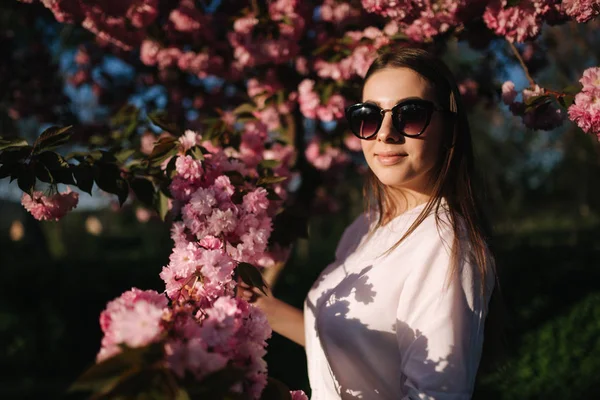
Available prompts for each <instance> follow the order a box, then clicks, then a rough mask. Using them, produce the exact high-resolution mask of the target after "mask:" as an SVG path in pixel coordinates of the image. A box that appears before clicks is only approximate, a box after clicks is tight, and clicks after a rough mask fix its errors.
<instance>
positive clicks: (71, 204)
mask: <svg viewBox="0 0 600 400" xmlns="http://www.w3.org/2000/svg"><path fill="white" fill-rule="evenodd" d="M78 202H79V193H77V192H73V191H71V189H70V188H67V190H66V191H65V192H63V193H56V194H53V195H49V196H47V195H45V194H44V193H43V192H40V191H34V192H33V196H31V195H29V194H28V193H23V196H21V204H22V205H23V207H25V209H26V210H27V211H29V212H30V213H31V215H33V217H34V218H35V219H37V220H39V221H52V220H54V221H58V220H59V219H61V218H62V217H64V216H65V215H66V214H67V213H68V212H69V211H71V210H72V209H74V208H75V207H77V203H78Z"/></svg>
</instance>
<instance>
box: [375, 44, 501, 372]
mask: <svg viewBox="0 0 600 400" xmlns="http://www.w3.org/2000/svg"><path fill="white" fill-rule="evenodd" d="M390 68H408V69H411V70H413V71H414V72H416V73H418V74H419V75H420V76H421V77H423V78H424V79H425V80H426V81H427V82H428V83H429V84H430V85H431V87H432V88H433V89H434V92H435V95H436V100H437V102H438V104H439V105H440V106H441V107H443V108H445V109H447V110H450V111H452V112H453V113H454V115H453V117H451V120H448V123H449V124H448V125H449V126H450V127H451V129H449V132H447V134H446V135H445V137H444V141H443V142H444V143H443V144H442V147H441V150H440V156H439V157H438V160H437V163H436V166H435V169H434V170H433V173H432V174H431V176H430V179H431V181H430V184H431V188H432V195H431V197H430V199H429V200H428V202H427V204H426V205H425V207H424V209H423V211H421V212H420V214H419V216H418V217H417V218H416V220H415V222H414V223H413V224H412V225H411V226H410V227H409V229H408V230H407V232H406V233H405V234H404V235H403V236H402V237H401V238H400V240H399V241H398V242H397V243H396V244H395V245H394V246H393V247H392V248H391V249H389V250H388V251H391V250H393V249H394V248H396V247H397V246H398V245H400V243H402V242H403V241H404V240H405V239H406V238H407V237H408V236H409V235H410V234H411V233H412V232H413V231H414V230H415V229H417V228H418V226H419V225H420V224H421V223H422V222H423V221H424V220H425V218H426V217H427V216H428V215H429V214H430V213H431V212H432V211H434V213H435V218H436V224H437V226H438V229H439V228H440V225H441V223H443V222H444V220H443V219H442V218H441V217H440V214H441V213H440V209H441V208H444V209H445V211H447V213H448V214H447V215H448V219H449V223H450V225H451V226H452V229H453V232H454V240H453V243H452V255H451V257H452V258H451V260H452V262H451V267H450V269H449V272H448V274H449V277H450V276H452V275H453V274H458V273H460V271H459V268H460V266H461V258H462V257H464V256H465V255H467V254H468V256H469V257H470V258H471V259H470V261H471V262H472V265H473V266H475V268H477V271H476V272H477V273H478V274H477V275H478V276H479V278H480V286H479V292H480V293H479V294H480V295H481V296H482V297H483V298H484V299H485V296H486V295H487V294H489V293H487V291H488V287H486V282H487V280H488V278H489V276H490V274H491V275H492V276H494V279H495V281H496V282H495V283H496V284H495V285H494V289H493V291H492V294H491V299H490V304H489V313H488V318H487V321H486V328H491V325H494V327H493V328H492V329H486V331H490V330H491V331H492V332H490V333H493V334H498V333H499V332H500V329H498V328H499V327H500V326H503V323H500V322H499V321H500V320H503V319H504V318H503V315H504V312H503V307H502V306H501V303H500V302H499V297H498V296H499V289H500V288H499V281H498V274H497V271H496V266H495V263H494V261H493V258H492V257H491V256H490V254H491V253H490V246H489V242H490V229H489V225H488V224H487V222H486V220H485V218H484V215H483V212H482V208H481V206H480V201H479V198H478V192H476V191H475V190H474V182H473V177H474V173H475V171H474V161H473V159H474V157H473V148H472V144H471V132H470V129H469V121H468V118H467V113H466V110H465V107H464V105H463V102H462V98H461V94H460V91H459V89H458V85H457V84H456V80H455V78H454V75H453V74H452V72H451V71H450V69H449V68H448V67H447V66H446V64H444V62H443V61H441V60H440V59H439V58H438V57H436V56H435V55H433V54H432V53H430V52H428V51H425V50H423V49H419V48H411V47H402V48H399V49H395V50H393V51H390V50H388V51H386V52H382V53H380V54H379V56H378V57H377V58H376V59H375V61H374V62H373V63H372V64H371V66H370V67H369V69H368V71H367V74H366V75H365V79H364V82H366V81H367V80H368V79H369V77H371V76H372V75H373V74H374V73H375V72H377V71H380V70H383V69H390ZM365 198H366V199H367V212H369V214H372V213H371V211H374V210H375V211H377V214H378V215H379V217H378V220H377V222H376V224H375V225H374V229H376V228H378V227H380V226H382V225H384V224H385V222H386V221H387V220H389V217H390V216H393V215H394V214H395V213H396V209H395V204H394V201H392V199H391V196H390V194H389V189H387V188H386V187H385V186H384V185H383V184H382V183H381V182H380V181H379V180H378V179H377V177H376V176H375V175H374V174H373V172H372V171H369V175H368V177H367V180H366V184H365ZM443 200H445V201H446V205H443ZM373 203H375V204H373ZM492 309H494V310H492ZM486 334H487V332H486ZM500 340H501V338H500V337H495V338H494V339H493V340H492V342H496V343H494V346H495V350H499V348H500V346H499V344H500V343H499V342H500ZM486 342H489V341H488V340H486ZM485 352H486V351H485V350H484V353H485ZM488 357H489V354H488ZM484 358H485V357H484ZM492 358H494V359H498V358H499V357H498V355H494V356H492ZM489 361H491V360H486V363H489Z"/></svg>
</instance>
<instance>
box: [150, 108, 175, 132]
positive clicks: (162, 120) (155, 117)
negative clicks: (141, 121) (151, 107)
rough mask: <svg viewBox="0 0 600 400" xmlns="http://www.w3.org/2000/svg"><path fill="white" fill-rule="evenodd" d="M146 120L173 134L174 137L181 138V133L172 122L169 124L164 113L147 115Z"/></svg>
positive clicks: (158, 112)
mask: <svg viewBox="0 0 600 400" xmlns="http://www.w3.org/2000/svg"><path fill="white" fill-rule="evenodd" d="M148 119H149V120H150V121H152V123H153V124H154V125H156V126H158V127H159V128H161V129H163V130H165V131H167V132H170V133H172V134H174V135H175V136H181V135H182V134H183V132H181V130H180V129H179V127H177V125H176V124H175V123H174V122H171V121H169V120H168V118H167V114H166V113H165V112H161V111H157V112H153V113H150V114H148Z"/></svg>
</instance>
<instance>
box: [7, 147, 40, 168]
mask: <svg viewBox="0 0 600 400" xmlns="http://www.w3.org/2000/svg"><path fill="white" fill-rule="evenodd" d="M32 149H33V147H31V146H24V147H19V148H12V149H7V150H4V151H3V152H2V153H0V163H2V164H16V163H18V162H23V161H25V159H26V158H27V157H29V155H30V154H31V150H32Z"/></svg>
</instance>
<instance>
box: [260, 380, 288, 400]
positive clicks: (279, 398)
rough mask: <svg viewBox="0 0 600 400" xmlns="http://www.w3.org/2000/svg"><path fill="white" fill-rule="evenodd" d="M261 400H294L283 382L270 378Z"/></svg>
mask: <svg viewBox="0 0 600 400" xmlns="http://www.w3.org/2000/svg"><path fill="white" fill-rule="evenodd" d="M260 400H292V394H291V393H290V388H288V387H287V386H286V385H285V384H284V383H283V382H281V381H279V380H277V379H275V378H271V377H268V378H267V386H265V389H264V390H263V392H262V394H261V396H260Z"/></svg>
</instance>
